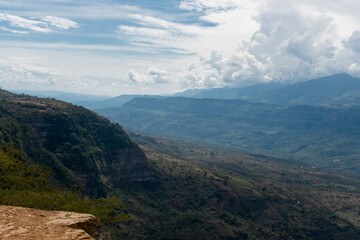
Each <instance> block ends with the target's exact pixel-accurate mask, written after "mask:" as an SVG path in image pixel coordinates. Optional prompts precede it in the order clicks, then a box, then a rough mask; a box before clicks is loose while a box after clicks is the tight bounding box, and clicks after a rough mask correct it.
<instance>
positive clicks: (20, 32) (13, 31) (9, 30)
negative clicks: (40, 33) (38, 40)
mask: <svg viewBox="0 0 360 240" xmlns="http://www.w3.org/2000/svg"><path fill="white" fill-rule="evenodd" d="M0 29H1V30H3V31H7V32H11V33H18V34H28V33H29V32H28V31H19V30H13V29H8V28H6V27H0Z"/></svg>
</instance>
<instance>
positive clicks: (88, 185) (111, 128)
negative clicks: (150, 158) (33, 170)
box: [0, 91, 150, 197]
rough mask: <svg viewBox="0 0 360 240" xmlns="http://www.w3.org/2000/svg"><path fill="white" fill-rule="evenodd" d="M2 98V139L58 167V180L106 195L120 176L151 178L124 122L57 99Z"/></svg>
mask: <svg viewBox="0 0 360 240" xmlns="http://www.w3.org/2000/svg"><path fill="white" fill-rule="evenodd" d="M0 99H1V100H0V144H2V145H4V144H9V143H10V144H13V145H14V147H15V148H16V149H20V150H21V151H22V153H23V154H24V157H25V159H26V160H27V161H29V162H30V163H36V164H39V165H41V166H42V167H44V168H47V169H49V170H51V171H52V172H54V178H53V180H55V182H54V181H53V183H54V184H58V185H60V186H62V187H67V188H69V189H76V190H81V191H83V192H84V193H85V194H86V195H89V196H96V197H105V196H106V195H107V193H108V192H109V191H110V189H111V187H112V185H114V184H117V181H116V180H117V179H118V178H124V179H132V177H133V176H134V178H135V177H136V178H137V179H139V178H141V177H144V179H147V178H148V175H149V174H148V171H150V170H149V169H148V163H147V160H146V158H145V156H144V154H143V153H142V151H141V150H140V149H139V148H138V146H137V145H136V144H135V143H134V142H132V141H131V140H130V138H129V137H128V136H127V135H126V133H125V132H124V131H123V129H122V128H121V127H120V126H119V125H118V124H112V123H110V121H109V120H107V119H105V118H104V117H100V116H98V115H97V114H95V113H93V112H91V111H89V110H87V109H85V108H82V107H78V106H74V105H72V104H69V103H65V102H62V101H57V100H55V99H50V98H48V99H42V98H36V97H31V96H27V95H16V94H11V93H9V92H6V91H1V92H0ZM134 161H135V162H136V165H134V166H133V165H132V164H133V162H134ZM113 166H119V167H117V168H116V167H113ZM139 176H140V177H139ZM140 180H141V179H140Z"/></svg>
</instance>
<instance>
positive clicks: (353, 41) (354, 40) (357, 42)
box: [344, 30, 360, 53]
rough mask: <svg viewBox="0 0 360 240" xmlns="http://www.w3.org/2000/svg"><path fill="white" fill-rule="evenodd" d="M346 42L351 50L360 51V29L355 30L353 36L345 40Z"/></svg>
mask: <svg viewBox="0 0 360 240" xmlns="http://www.w3.org/2000/svg"><path fill="white" fill-rule="evenodd" d="M344 44H345V46H346V47H348V48H350V49H351V50H353V51H355V52H358V53H360V31H359V30H355V31H354V32H353V34H352V35H351V37H350V38H349V39H348V40H346V41H344Z"/></svg>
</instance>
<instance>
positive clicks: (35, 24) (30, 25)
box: [0, 13, 79, 34]
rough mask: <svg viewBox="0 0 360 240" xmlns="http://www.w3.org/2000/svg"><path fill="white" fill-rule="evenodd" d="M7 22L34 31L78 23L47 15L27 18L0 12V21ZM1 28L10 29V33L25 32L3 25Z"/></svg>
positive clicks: (44, 30) (47, 31)
mask: <svg viewBox="0 0 360 240" xmlns="http://www.w3.org/2000/svg"><path fill="white" fill-rule="evenodd" d="M1 21H3V22H8V23H9V25H10V26H11V27H16V28H21V29H27V30H32V31H35V32H42V33H49V32H53V31H54V30H68V29H70V28H78V27H79V26H78V24H77V23H75V22H73V21H71V20H69V19H66V18H59V17H52V16H47V17H43V18H40V19H38V20H34V19H27V18H23V17H20V16H16V15H10V14H3V13H0V22H1ZM2 30H5V31H10V32H12V33H20V34H24V33H27V32H25V31H20V30H17V29H8V28H6V27H3V28H2Z"/></svg>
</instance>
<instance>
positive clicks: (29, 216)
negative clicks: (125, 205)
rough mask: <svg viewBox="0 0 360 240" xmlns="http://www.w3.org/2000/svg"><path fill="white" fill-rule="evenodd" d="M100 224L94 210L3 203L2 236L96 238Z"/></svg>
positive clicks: (0, 210)
mask: <svg viewBox="0 0 360 240" xmlns="http://www.w3.org/2000/svg"><path fill="white" fill-rule="evenodd" d="M99 225H100V220H99V219H98V218H96V217H95V216H93V215H91V214H83V213H75V212H63V211H44V210H39V209H32V208H23V207H14V206H2V205H0V239H19V240H25V239H26V240H32V239H40V240H41V239H61V240H73V239H74V240H77V239H82V240H83V239H93V238H92V237H91V235H92V234H93V233H94V232H95V231H96V228H97V227H98V226H99Z"/></svg>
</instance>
